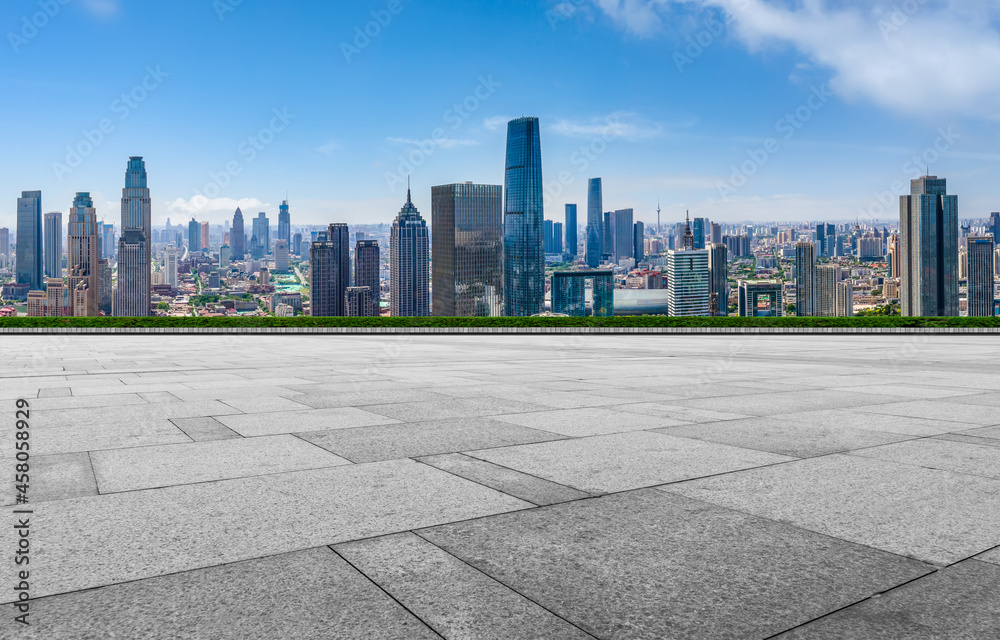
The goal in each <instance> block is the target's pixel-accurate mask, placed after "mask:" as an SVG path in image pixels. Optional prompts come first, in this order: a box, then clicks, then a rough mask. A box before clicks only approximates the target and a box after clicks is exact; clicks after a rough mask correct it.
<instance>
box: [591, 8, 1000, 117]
mask: <svg viewBox="0 0 1000 640" xmlns="http://www.w3.org/2000/svg"><path fill="white" fill-rule="evenodd" d="M592 2H593V3H594V4H595V5H596V6H597V7H599V8H600V9H601V10H603V11H604V12H605V13H606V14H607V15H608V16H610V17H611V18H612V19H614V20H615V21H617V22H619V23H620V24H622V25H623V26H624V27H625V28H626V29H628V30H629V31H631V32H632V33H634V34H637V35H640V36H646V35H650V34H651V33H652V32H654V31H656V30H659V29H661V27H662V26H663V21H662V15H664V13H665V12H666V11H668V10H669V9H670V8H671V7H673V6H678V5H688V6H695V7H698V6H700V7H703V8H706V9H714V10H723V11H726V12H728V13H729V14H730V15H731V16H732V18H733V20H732V25H731V27H730V34H731V35H733V36H734V37H735V38H737V39H738V40H739V41H740V42H742V43H743V44H744V45H745V46H746V47H747V48H748V49H749V50H750V51H751V52H759V51H762V50H767V49H770V48H774V47H792V48H794V49H795V50H796V51H798V52H799V53H800V54H801V55H802V56H803V58H804V59H805V60H804V61H805V62H808V63H810V64H813V65H815V66H816V67H818V68H820V69H825V70H828V71H829V72H830V73H832V76H833V77H832V79H831V81H830V85H831V87H832V88H833V89H834V90H835V91H836V92H837V93H838V94H839V95H840V96H842V97H843V98H845V99H847V100H869V101H871V102H873V103H875V104H877V105H879V106H881V107H884V108H888V109H890V110H893V111H896V112H900V113H904V114H908V115H913V116H939V115H950V114H958V115H966V116H973V117H980V118H986V119H990V120H996V119H998V115H1000V34H998V32H997V28H996V24H997V19H998V18H1000V2H998V1H997V0H947V1H935V0H926V2H923V1H921V0H913V2H912V3H898V4H894V3H892V2H889V1H888V0H883V1H882V2H878V3H872V2H871V1H870V0H843V1H841V2H833V1H832V0H800V1H798V2H786V1H784V0H634V1H631V0H592ZM911 6H912V7H915V10H909V11H908V9H909V7H911ZM801 72H802V67H799V68H797V69H796V70H794V71H793V72H792V74H793V76H794V75H797V74H799V73H801Z"/></svg>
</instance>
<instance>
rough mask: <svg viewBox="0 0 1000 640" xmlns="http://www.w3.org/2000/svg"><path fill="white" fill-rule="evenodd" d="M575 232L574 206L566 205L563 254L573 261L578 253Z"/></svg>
mask: <svg viewBox="0 0 1000 640" xmlns="http://www.w3.org/2000/svg"><path fill="white" fill-rule="evenodd" d="M576 231H577V222H576V205H575V204H568V205H566V248H565V249H564V253H565V254H566V255H568V256H569V257H570V258H572V259H573V260H575V259H576V255H577V252H578V251H579V248H578V246H579V243H578V241H577V237H576ZM571 261H572V260H571Z"/></svg>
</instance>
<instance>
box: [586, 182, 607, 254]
mask: <svg viewBox="0 0 1000 640" xmlns="http://www.w3.org/2000/svg"><path fill="white" fill-rule="evenodd" d="M603 216H604V195H603V187H602V183H601V179H600V178H591V179H590V181H589V182H588V183H587V227H588V228H593V230H594V233H596V234H597V244H596V245H593V246H592V243H591V241H590V239H589V237H588V238H586V239H585V242H586V253H585V259H586V261H587V265H588V266H589V267H590V268H595V267H597V265H599V264H601V255H600V254H601V253H602V251H603V249H602V247H603V246H604V217H603ZM589 233H590V232H589V231H588V232H587V234H588V235H589ZM594 249H596V251H597V255H594V254H593V253H592V251H593V250H594Z"/></svg>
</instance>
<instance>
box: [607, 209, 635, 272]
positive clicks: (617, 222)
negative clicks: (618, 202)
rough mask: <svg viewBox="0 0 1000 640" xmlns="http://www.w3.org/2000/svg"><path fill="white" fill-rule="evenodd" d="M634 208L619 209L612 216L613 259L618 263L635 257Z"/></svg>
mask: <svg viewBox="0 0 1000 640" xmlns="http://www.w3.org/2000/svg"><path fill="white" fill-rule="evenodd" d="M633 216H634V212H633V210H632V209H619V210H618V211H615V212H614V215H612V217H611V245H612V251H613V257H612V259H613V260H614V261H615V263H616V264H621V263H622V261H624V260H630V259H633V258H635V223H634V221H633V220H632V218H633Z"/></svg>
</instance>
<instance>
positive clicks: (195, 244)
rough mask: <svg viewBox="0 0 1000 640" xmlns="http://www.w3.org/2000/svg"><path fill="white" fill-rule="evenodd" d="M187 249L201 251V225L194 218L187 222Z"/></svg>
mask: <svg viewBox="0 0 1000 640" xmlns="http://www.w3.org/2000/svg"><path fill="white" fill-rule="evenodd" d="M188 250H189V251H190V252H191V253H197V252H198V251H201V225H200V224H198V221H197V220H195V219H194V218H191V222H189V223H188Z"/></svg>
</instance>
